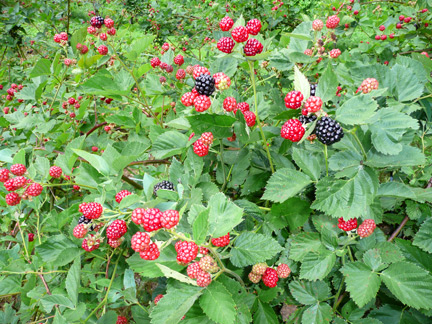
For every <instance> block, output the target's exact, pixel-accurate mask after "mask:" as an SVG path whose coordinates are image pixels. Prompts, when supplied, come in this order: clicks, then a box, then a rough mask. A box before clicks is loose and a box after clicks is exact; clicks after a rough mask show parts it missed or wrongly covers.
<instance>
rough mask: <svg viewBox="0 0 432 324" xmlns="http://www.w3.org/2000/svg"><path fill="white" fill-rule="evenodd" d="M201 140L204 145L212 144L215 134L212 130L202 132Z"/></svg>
mask: <svg viewBox="0 0 432 324" xmlns="http://www.w3.org/2000/svg"><path fill="white" fill-rule="evenodd" d="M200 140H201V142H202V143H203V144H204V145H211V144H212V143H213V134H212V132H205V133H202V134H201V137H200Z"/></svg>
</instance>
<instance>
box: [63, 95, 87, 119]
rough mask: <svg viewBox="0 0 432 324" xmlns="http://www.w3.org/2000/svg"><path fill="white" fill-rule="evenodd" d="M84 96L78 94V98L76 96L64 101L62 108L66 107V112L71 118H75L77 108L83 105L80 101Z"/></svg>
mask: <svg viewBox="0 0 432 324" xmlns="http://www.w3.org/2000/svg"><path fill="white" fill-rule="evenodd" d="M82 98H83V97H82V96H78V97H77V99H75V98H74V97H70V98H68V100H67V101H64V102H63V103H62V108H63V109H64V113H65V114H66V115H69V117H70V118H75V117H76V114H75V111H74V110H75V109H79V108H80V107H81V104H80V101H81V100H82Z"/></svg>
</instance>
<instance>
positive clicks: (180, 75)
mask: <svg viewBox="0 0 432 324" xmlns="http://www.w3.org/2000/svg"><path fill="white" fill-rule="evenodd" d="M185 77H186V72H185V70H183V69H178V70H177V72H176V79H177V80H182V79H184V78H185Z"/></svg>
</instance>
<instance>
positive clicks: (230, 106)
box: [223, 97, 237, 112]
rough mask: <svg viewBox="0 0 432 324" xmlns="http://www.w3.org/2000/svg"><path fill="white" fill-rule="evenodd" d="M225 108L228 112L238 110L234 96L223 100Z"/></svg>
mask: <svg viewBox="0 0 432 324" xmlns="http://www.w3.org/2000/svg"><path fill="white" fill-rule="evenodd" d="M223 108H224V109H225V110H226V111H228V112H230V111H233V110H236V108H237V101H236V100H235V98H233V97H226V98H225V100H224V102H223Z"/></svg>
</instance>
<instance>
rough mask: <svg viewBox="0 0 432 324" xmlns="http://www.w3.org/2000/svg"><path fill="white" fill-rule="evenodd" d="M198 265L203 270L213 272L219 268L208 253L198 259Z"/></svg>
mask: <svg viewBox="0 0 432 324" xmlns="http://www.w3.org/2000/svg"><path fill="white" fill-rule="evenodd" d="M199 266H200V268H201V270H202V271H205V272H210V273H215V272H218V270H219V266H218V265H217V263H216V261H215V260H214V259H213V258H212V257H211V256H210V255H206V256H204V257H202V258H201V260H200V261H199Z"/></svg>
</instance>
